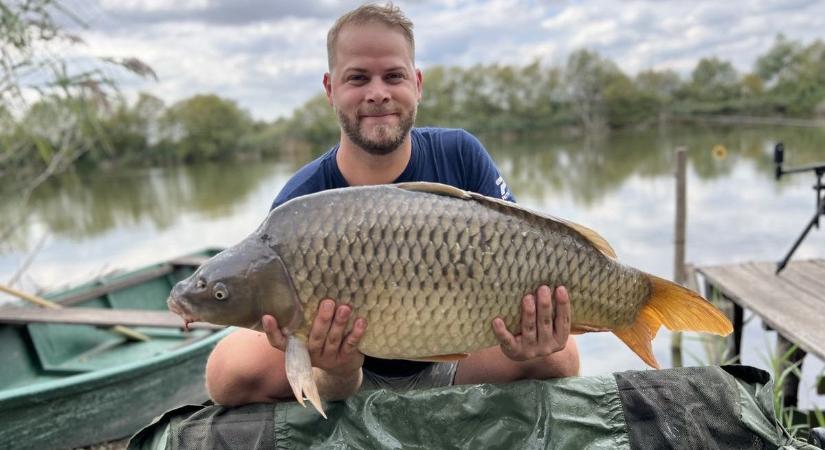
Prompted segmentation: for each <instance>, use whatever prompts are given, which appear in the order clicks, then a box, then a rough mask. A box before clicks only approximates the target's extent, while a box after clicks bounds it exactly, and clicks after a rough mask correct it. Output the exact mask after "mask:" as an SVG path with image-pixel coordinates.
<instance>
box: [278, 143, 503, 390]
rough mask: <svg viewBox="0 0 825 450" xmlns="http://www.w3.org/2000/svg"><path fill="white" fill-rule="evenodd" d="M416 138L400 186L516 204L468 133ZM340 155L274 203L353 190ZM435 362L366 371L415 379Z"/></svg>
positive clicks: (316, 165) (381, 362)
mask: <svg viewBox="0 0 825 450" xmlns="http://www.w3.org/2000/svg"><path fill="white" fill-rule="evenodd" d="M410 134H411V135H412V154H411V155H410V161H409V163H407V167H406V168H405V169H404V172H402V173H401V175H400V176H399V177H398V178H397V179H396V180H395V181H394V182H395V183H402V182H407V181H431V182H437V183H444V184H449V185H451V186H455V187H457V188H459V189H463V190H465V191H472V192H478V193H479V194H483V195H486V196H488V197H497V198H502V199H505V200H509V201H515V198H514V197H513V194H512V193H510V189H509V188H508V187H507V183H505V182H504V179H503V178H502V176H501V174H500V173H499V171H498V168H496V165H495V163H493V159H492V158H491V157H490V155H489V154H488V153H487V150H485V149H484V147H483V146H482V145H481V142H479V141H478V139H476V138H475V136H473V135H471V134H470V133H468V132H466V131H464V130H460V129H445V128H413V129H412V130H411V132H410ZM337 154H338V145H336V146H335V147H332V148H331V149H330V150H329V151H328V152H326V153H324V154H323V155H321V157H319V158H318V159H316V160H314V161H312V162H311V163H309V164H307V165H306V166H304V167H302V168H301V169H300V170H299V171H298V172H297V173H295V175H293V176H292V178H290V179H289V181H287V183H286V185H285V186H284V188H283V189H282V190H281V192H280V193H279V194H278V196H277V197H276V198H275V201H274V202H273V203H272V208H275V207H277V206H279V205H281V204H282V203H284V202H286V201H288V200H291V199H293V198H296V197H300V196H302V195H307V194H312V193H314V192H319V191H324V190H327V189H336V188H343V187H347V186H349V184H348V183H347V180H345V179H344V176H343V175H342V174H341V171H340V170H339V169H338V163H337V162H336V160H335V156H336V155H337ZM367 326H369V324H368V325H367ZM431 364H432V363H428V362H418V361H402V360H385V359H379V358H372V357H370V356H367V357H365V358H364V369H365V370H369V371H371V372H373V373H376V374H378V375H382V376H388V377H401V376H409V375H412V374H414V373H418V372H420V371H421V370H423V369H424V368H426V367H428V366H429V365H431Z"/></svg>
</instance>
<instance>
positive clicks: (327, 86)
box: [324, 72, 335, 106]
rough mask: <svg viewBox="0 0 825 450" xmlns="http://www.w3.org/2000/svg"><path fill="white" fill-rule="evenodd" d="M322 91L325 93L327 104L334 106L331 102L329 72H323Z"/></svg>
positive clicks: (330, 77)
mask: <svg viewBox="0 0 825 450" xmlns="http://www.w3.org/2000/svg"><path fill="white" fill-rule="evenodd" d="M324 92H326V94H327V102H329V106H335V105H333V104H332V75H330V73H329V72H326V73H324Z"/></svg>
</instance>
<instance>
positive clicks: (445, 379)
mask: <svg viewBox="0 0 825 450" xmlns="http://www.w3.org/2000/svg"><path fill="white" fill-rule="evenodd" d="M327 52H328V60H329V61H328V62H329V72H328V73H326V74H325V75H324V78H323V84H324V89H325V91H326V95H327V98H328V100H329V103H330V105H331V106H332V107H333V108H334V109H335V111H336V114H337V116H338V121H339V123H340V126H341V139H340V143H339V144H338V145H337V146H335V147H333V148H332V149H331V150H330V151H329V152H327V153H326V154H325V155H323V156H321V157H320V158H319V159H317V160H315V161H313V162H311V163H310V164H308V165H307V166H305V167H304V168H302V169H301V170H300V171H298V173H296V174H295V176H293V177H292V179H290V180H289V182H287V184H286V186H285V187H284V189H283V190H282V191H281V193H280V194H279V195H278V197H277V198H276V199H275V202H274V204H273V207H276V206H278V205H280V204H281V203H283V202H285V201H287V200H289V199H291V198H295V197H298V196H301V195H305V194H309V193H312V192H317V191H320V190H324V189H332V188H338V187H346V186H356V185H368V184H382V183H394V182H402V181H436V182H441V183H447V184H451V185H454V186H456V187H458V188H461V189H465V190H472V191H475V192H479V193H482V194H484V195H488V196H495V197H499V198H504V199H507V200H511V201H512V200H513V198H512V195H511V194H510V192H509V191H508V189H507V185H506V184H505V183H504V181H503V179H502V178H501V176H500V174H499V172H498V169H496V167H495V165H494V163H493V161H492V159H491V158H490V157H489V155H488V154H487V152H486V150H484V148H483V147H482V146H481V144H480V143H479V142H478V140H476V139H475V138H474V137H472V136H471V135H469V134H468V133H466V132H464V131H462V130H445V129H413V128H412V126H413V123H414V122H415V114H416V109H417V105H418V101H419V100H420V99H421V92H422V91H421V89H422V83H423V77H422V74H421V72H420V71H419V70H418V69H416V68H415V66H414V54H415V48H414V40H413V34H412V23H411V22H410V21H409V20H408V19H407V18H406V17H405V16H404V15H403V13H402V12H401V11H400V10H399V9H398V8H396V7H394V6H392V5H388V6H376V5H365V6H362V7H360V8H357V9H356V10H354V11H352V12H350V13H348V14H345V15H344V16H342V17H341V18H339V19H338V21H337V22H336V23H335V25H333V27H332V28H331V29H330V31H329V34H328V36H327ZM387 301H392V299H387ZM554 310H555V314H554ZM351 313H352V310H351V308H350V306H348V305H343V304H341V305H336V303H335V301H334V299H327V300H324V301H323V302H322V303H321V305H320V307H319V310H318V312H317V315H316V317H315V320H314V322H313V325H312V328H311V331H310V335H309V339H308V343H307V346H308V348H309V351H310V356H311V360H312V365H313V367H314V375H315V379H316V383H317V385H318V390H319V393H320V394H321V397H322V398H324V399H326V400H337V399H343V398H346V397H348V396H350V395H352V394H353V393H355V392H356V391H357V390H358V389H367V388H382V387H383V388H390V389H410V388H424V387H435V386H444V385H450V384H471V383H482V382H491V383H502V382H509V381H514V380H518V379H523V378H539V379H543V378H551V377H563V376H571V375H576V374H577V373H578V368H579V359H578V350H577V348H576V345H575V341H574V340H573V339H572V338H569V331H570V303H569V299H568V296H567V292H566V290H565V289H564V288H563V287H557V288H556V289H555V290H551V289H550V288H548V287H547V286H542V287H541V288H539V290H538V291H537V292H536V293H535V294H529V295H526V296H525V297H524V299H523V301H522V326H521V330H517V331H516V333H515V334H512V333H511V332H510V331H509V330H507V329H506V327H505V326H504V323H503V321H502V320H501V319H499V318H497V319H495V320H494V321H493V323H492V324H491V327H492V330H493V332H494V333H495V335H496V336H497V338H498V340H499V342H500V344H501V345H500V346H497V347H491V348H487V349H483V350H480V351H478V352H476V353H473V354H471V355H470V356H469V357H467V358H466V359H464V360H461V361H460V362H458V363H455V362H452V363H451V362H445V363H427V362H414V361H389V360H381V359H376V358H369V357H366V358H365V357H364V355H363V354H361V353H360V352H358V350H357V347H358V344H359V342H360V340H361V338H362V337H363V335H364V333H365V331H366V329H367V327H368V326H369V324H367V323H366V321H365V320H364V319H363V318H360V317H359V318H352V317H350V316H351ZM352 319H354V320H352ZM350 322H352V328H351V330H350V331H349V332H347V331H346V330H347V325H348V323H350ZM262 323H263V327H264V330H265V333H259V332H255V331H251V330H246V329H240V330H238V331H236V332H234V333H232V334H231V335H229V336H227V337H226V338H225V339H224V340H223V341H221V342H220V343H219V344H218V345H217V347H216V348H215V350H214V351H213V353H212V355H211V356H210V358H209V361H208V363H207V367H206V384H207V388H208V390H209V393H210V395H211V396H212V398H213V400H215V401H216V402H217V403H220V404H223V405H227V406H233V405H241V404H246V403H255V402H271V401H276V400H279V399H288V398H290V397H291V395H292V394H291V390H290V387H289V383H288V382H287V379H286V375H285V372H284V353H283V351H284V349H285V348H286V339H285V337H284V336H283V335H282V334H281V332H280V330H279V328H278V324H277V323H276V321H275V319H274V318H273V317H272V316H264V318H263V320H262Z"/></svg>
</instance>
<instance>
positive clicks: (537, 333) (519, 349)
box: [493, 286, 570, 361]
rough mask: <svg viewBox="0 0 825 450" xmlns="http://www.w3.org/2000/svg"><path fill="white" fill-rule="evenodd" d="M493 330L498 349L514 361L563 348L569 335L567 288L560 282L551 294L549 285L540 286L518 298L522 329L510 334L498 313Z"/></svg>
mask: <svg viewBox="0 0 825 450" xmlns="http://www.w3.org/2000/svg"><path fill="white" fill-rule="evenodd" d="M554 300H555V301H554ZM554 303H555V308H554ZM553 309H555V311H556V316H555V318H554V317H553ZM493 332H495V334H496V337H497V338H498V341H499V344H500V345H501V351H502V352H503V353H504V354H505V355H507V357H508V358H510V359H512V360H513V361H527V360H530V359H534V358H539V357H544V356H550V355H552V354H553V353H556V352H558V351H560V350H563V349H564V346H565V344H566V343H567V338H568V336H569V335H570V298H569V297H568V295H567V289H565V288H564V287H563V286H559V287H557V288H556V291H555V294H554V293H553V292H552V291H551V290H550V288H549V287H547V286H541V287H539V289H538V291H536V295H532V294H528V295H525V296H524V299H522V301H521V333H520V334H517V335H515V336H514V335H512V334H511V333H510V331H509V330H507V327H506V326H505V325H504V321H503V320H502V319H501V318H500V317H497V318H495V319H494V320H493Z"/></svg>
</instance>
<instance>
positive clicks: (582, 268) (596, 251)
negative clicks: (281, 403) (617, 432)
mask: <svg viewBox="0 0 825 450" xmlns="http://www.w3.org/2000/svg"><path fill="white" fill-rule="evenodd" d="M542 284H546V285H549V286H558V285H564V286H566V288H567V290H568V292H569V297H570V305H571V311H572V331H573V332H574V333H582V332H590V331H612V332H613V333H614V334H615V335H616V336H618V337H619V339H621V340H622V341H624V342H625V344H627V345H628V346H629V347H630V348H631V349H632V350H633V351H634V352H636V354H637V355H639V356H640V357H641V358H642V360H644V361H645V362H646V363H647V364H649V365H650V366H652V367H658V364H657V362H656V359H655V357H654V356H653V350H652V346H651V341H652V340H653V338H654V337H655V335H656V332H657V331H658V329H659V327H660V326H661V325H664V326H665V327H667V328H669V329H671V330H680V331H703V332H709V333H714V334H721V335H725V334H728V333H730V332H731V330H732V327H731V324H730V322H729V321H728V319H727V318H726V317H725V316H724V315H723V314H722V313H721V312H720V311H719V310H717V309H716V308H714V307H713V306H712V305H711V304H710V303H709V302H708V301H707V300H705V299H704V298H702V297H701V296H699V295H698V294H696V293H694V292H692V291H690V290H688V289H685V288H683V287H681V286H679V285H677V284H675V283H672V282H670V281H667V280H664V279H662V278H659V277H656V276H653V275H650V274H646V273H644V272H641V271H639V270H637V269H634V268H632V267H628V266H626V265H623V264H621V263H620V262H618V261H617V260H616V257H615V254H614V252H613V250H612V249H611V248H610V246H609V244H608V243H607V242H606V241H605V240H604V239H603V238H602V237H601V236H599V235H598V234H597V233H595V232H594V231H592V230H590V229H588V228H585V227H583V226H581V225H577V224H574V223H571V222H567V221H565V220H561V219H557V218H553V217H548V216H544V215H540V214H537V213H534V212H532V211H529V210H527V209H525V208H522V207H520V206H518V205H516V204H513V203H510V202H505V201H502V200H497V199H493V198H489V197H485V196H482V195H479V194H475V193H471V192H465V191H462V190H460V189H457V188H454V187H451V186H446V185H442V184H436V183H403V184H396V185H379V186H364V187H351V188H344V189H334V190H328V191H323V192H319V193H316V194H311V195H306V196H303V197H299V198H295V199H293V200H290V201H289V202H286V203H284V204H283V205H281V206H279V207H277V208H275V209H274V210H272V211H271V212H270V214H269V216H268V217H267V218H266V220H265V221H264V222H263V224H261V226H260V227H259V228H258V229H257V230H256V231H255V232H254V233H252V234H251V235H250V236H248V237H247V238H246V239H244V240H243V241H241V242H240V243H238V244H237V245H235V246H233V247H231V248H228V249H226V250H224V251H223V252H221V253H219V254H218V255H216V256H214V257H213V258H211V259H210V260H208V261H206V262H205V263H204V264H203V265H202V266H201V267H200V268H199V269H198V270H197V271H196V272H195V273H194V274H192V276H191V277H189V278H187V279H186V280H183V281H181V282H179V283H178V284H177V285H176V286H175V287H174V289H173V291H172V293H171V295H170V298H169V302H168V303H169V307H170V309H171V310H172V311H174V312H176V313H178V314H180V315H181V316H182V317H183V319H184V321H185V322H186V323H189V322H193V321H200V320H202V321H207V322H212V323H216V324H226V325H236V326H241V327H247V328H252V329H260V326H261V324H260V320H261V316H263V315H264V314H272V315H273V316H275V318H276V319H277V320H278V324H279V325H280V326H281V327H282V328H283V332H284V333H285V334H286V335H287V336H288V343H287V350H286V372H287V377H288V379H289V382H290V385H291V386H292V389H293V391H294V393H295V395H296V397H297V398H298V400H299V401H300V402H301V403H302V404H303V394H306V395H307V397H308V398H309V399H310V401H311V402H312V403H313V405H314V406H315V407H316V408H317V409H318V410H319V412H320V411H322V410H321V405H320V399H319V397H318V393H317V390H316V389H315V382H314V380H313V379H312V368H311V366H310V360H309V353H308V351H307V349H306V345H305V342H306V338H307V335H308V333H309V329H310V326H311V324H312V320H313V317H314V315H315V312H316V310H317V307H318V303H319V302H320V301H321V300H322V299H325V298H332V299H335V300H337V301H338V302H339V303H346V304H349V305H351V306H352V311H353V313H352V317H357V316H361V317H364V318H366V320H367V323H368V327H367V330H366V334H365V335H364V336H363V339H362V341H361V344H360V346H359V350H360V351H361V352H363V353H364V354H366V355H370V356H374V357H379V358H403V359H422V360H428V359H438V358H437V357H438V356H439V355H453V354H461V353H467V352H471V351H474V350H478V349H480V348H484V347H489V346H493V345H496V344H497V340H496V337H495V335H494V334H493V330H492V327H491V322H492V320H493V319H494V318H495V317H501V318H502V319H504V322H505V324H506V325H507V327H508V329H510V330H517V329H519V326H518V325H519V323H520V318H521V309H520V305H521V299H522V297H523V296H524V295H525V294H526V293H529V292H534V291H535V290H536V289H537V288H538V287H539V286H540V285H542ZM350 326H351V323H350Z"/></svg>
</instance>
